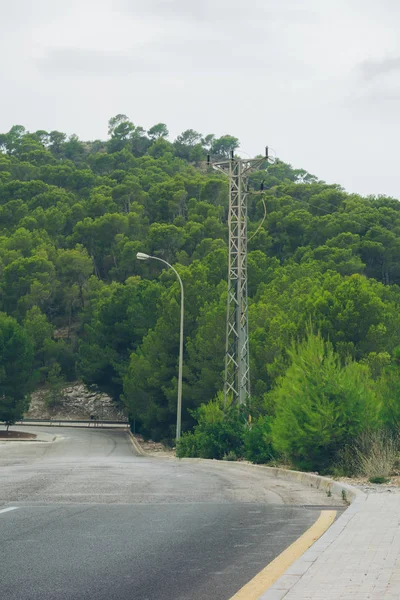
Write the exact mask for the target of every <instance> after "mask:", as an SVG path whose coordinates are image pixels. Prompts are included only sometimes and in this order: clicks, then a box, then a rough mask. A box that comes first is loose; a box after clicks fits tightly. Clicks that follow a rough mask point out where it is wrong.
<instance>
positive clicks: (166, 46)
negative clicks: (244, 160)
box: [0, 0, 400, 198]
mask: <svg viewBox="0 0 400 600" xmlns="http://www.w3.org/2000/svg"><path fill="white" fill-rule="evenodd" d="M399 19H400V3H399V2H397V1H396V0H379V1H377V0H241V1H239V0H140V1H139V0H114V1H111V0H68V1H67V2H66V1H65V0H62V1H60V0H13V2H10V1H9V0H0V90H1V92H0V132H5V131H8V130H9V129H10V127H11V126H12V125H14V124H20V125H24V126H25V127H26V128H27V129H28V130H31V131H34V130H37V129H46V130H49V131H50V130H52V129H58V130H60V131H65V132H67V133H68V134H71V133H76V134H77V135H79V137H80V138H82V139H94V138H105V136H106V132H107V121H108V119H109V118H110V117H111V116H113V115H115V114H117V113H124V114H126V115H128V116H129V117H130V119H131V120H132V121H133V122H134V123H135V125H142V126H143V127H145V128H146V129H147V128H149V127H151V126H152V125H154V124H155V123H158V122H164V123H166V124H167V125H168V127H169V130H170V133H171V138H174V137H175V136H176V135H177V134H179V133H180V132H181V131H183V130H185V129H188V128H192V129H196V130H197V131H200V132H201V133H203V134H207V133H215V134H216V135H217V136H220V135H223V134H226V133H230V134H232V135H235V136H237V137H238V138H239V139H240V141H241V148H242V149H243V151H244V152H246V153H248V154H250V155H253V154H258V153H260V152H262V151H263V148H264V146H265V145H266V144H268V145H270V146H271V147H272V148H274V150H275V151H276V154H277V155H278V156H279V157H280V158H281V159H282V160H285V161H287V162H290V163H292V164H293V166H295V167H302V168H305V169H307V170H308V171H310V172H311V173H313V174H315V175H317V176H318V177H320V178H321V179H324V180H326V181H328V182H332V183H333V182H335V183H340V184H341V185H343V186H344V187H345V188H346V189H347V190H348V191H350V192H358V193H362V194H387V195H393V196H395V197H398V198H400V165H399V162H400V161H399V151H398V147H399V145H400V117H399V107H400V36H399V35H398V23H399Z"/></svg>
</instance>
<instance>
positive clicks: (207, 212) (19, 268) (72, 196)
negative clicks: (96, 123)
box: [0, 115, 400, 439]
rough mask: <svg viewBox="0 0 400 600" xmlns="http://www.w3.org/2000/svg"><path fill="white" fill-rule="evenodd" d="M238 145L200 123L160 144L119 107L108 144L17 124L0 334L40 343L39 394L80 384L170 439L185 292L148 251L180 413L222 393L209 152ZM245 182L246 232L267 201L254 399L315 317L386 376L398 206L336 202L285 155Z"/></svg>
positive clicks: (223, 242)
mask: <svg viewBox="0 0 400 600" xmlns="http://www.w3.org/2000/svg"><path fill="white" fill-rule="evenodd" d="M238 146H239V143H238V140H237V139H236V138H234V137H232V136H223V137H221V138H216V137H214V136H213V135H207V136H205V137H203V136H202V135H200V134H199V133H197V132H195V131H192V130H189V131H185V132H184V133H182V134H181V135H180V136H178V137H177V139H176V140H175V141H169V140H168V131H167V128H166V126H165V125H163V124H158V125H156V126H154V127H152V128H151V129H150V130H149V131H147V132H145V131H144V130H143V129H142V128H141V127H136V126H134V125H133V123H131V122H130V121H129V120H128V119H127V118H126V117H124V116H123V115H118V116H117V117H115V118H113V119H111V120H110V123H109V138H108V140H107V141H102V140H95V141H92V142H83V141H80V140H79V139H78V138H77V137H76V136H71V137H69V138H68V137H67V136H66V135H65V134H63V133H60V132H58V131H52V132H50V133H48V132H46V131H36V132H34V133H29V132H27V131H26V130H25V129H24V128H23V127H21V126H18V125H17V126H14V127H13V128H12V129H11V130H10V131H9V132H8V133H5V134H2V135H0V151H1V153H0V204H1V206H0V229H1V237H0V266H1V270H2V277H1V282H0V310H1V311H3V313H6V314H7V315H8V316H9V317H12V318H13V319H15V320H16V321H17V322H18V324H19V326H18V327H17V326H16V324H15V321H13V320H12V319H11V320H10V319H7V318H6V317H5V316H4V315H3V316H2V319H1V322H0V329H1V328H3V329H4V328H5V327H6V326H7V327H9V326H10V323H14V325H15V327H16V330H18V332H19V335H21V336H25V337H26V340H27V348H28V347H29V348H32V345H33V351H34V357H33V359H32V356H31V354H32V353H31V352H30V351H29V348H28V350H27V354H26V360H25V362H26V364H28V363H29V361H31V362H32V360H33V365H32V367H30V372H31V373H33V383H34V385H35V386H39V385H49V386H54V385H57V384H59V383H60V382H61V381H62V380H74V379H76V378H81V379H83V380H84V381H85V382H87V383H89V384H96V385H97V386H99V388H101V389H102V390H105V391H107V392H109V393H110V394H111V395H112V396H113V397H114V398H115V400H116V401H122V402H124V403H126V405H127V407H128V409H129V411H130V414H131V415H132V417H134V418H135V419H136V422H137V424H138V427H140V428H141V429H142V431H143V432H144V433H145V434H149V435H151V436H152V437H153V438H155V439H160V438H166V437H173V432H174V422H175V415H176V385H177V380H176V374H177V357H178V341H179V340H178V336H179V288H178V284H177V282H176V278H175V276H174V274H173V273H171V272H168V270H164V269H162V266H161V265H160V264H159V263H157V262H156V261H150V262H149V263H143V262H139V261H137V259H136V253H137V252H138V251H142V252H147V253H150V254H154V255H156V256H160V257H162V258H164V259H166V260H167V261H169V262H171V263H173V264H174V266H175V267H176V268H177V269H178V270H179V273H180V274H181V276H182V279H183V282H184V286H185V295H186V313H185V360H184V389H183V398H184V415H183V426H184V428H187V427H189V426H190V425H191V424H192V420H191V417H190V415H189V413H188V410H187V409H192V408H194V407H196V406H198V405H199V404H200V403H202V402H207V401H209V400H210V399H212V398H213V397H214V396H215V394H216V393H217V391H218V390H220V389H221V387H222V371H223V361H224V335H225V310H226V277H227V235H228V226H227V208H228V185H227V181H226V179H225V178H224V177H223V175H220V174H218V173H217V172H216V171H213V170H209V169H207V166H206V164H205V158H206V154H207V153H211V155H212V157H213V158H221V157H225V156H228V155H229V152H230V150H231V149H236V148H237V147H238ZM260 150H261V148H260ZM365 168H366V169H368V168H370V166H369V165H368V164H366V166H365ZM262 180H264V189H265V191H264V194H260V192H259V191H258V190H259V189H260V182H261V181H262ZM251 189H253V190H254V193H252V194H251V196H250V201H249V237H251V235H252V233H253V232H255V231H256V230H257V229H258V228H259V226H260V223H261V222H262V220H263V217H264V205H263V200H264V201H265V205H266V217H265V220H264V222H263V223H262V225H261V227H260V228H259V231H258V232H257V234H256V235H255V236H254V237H252V239H251V241H250V243H249V267H248V268H249V295H250V335H251V342H250V343H251V347H250V349H251V368H252V372H251V374H252V393H253V397H254V398H255V400H257V399H260V398H262V397H263V395H264V394H265V393H266V392H267V391H268V390H269V389H271V387H273V386H274V383H275V381H276V378H277V377H278V376H279V375H281V374H282V373H283V372H284V370H285V366H286V364H287V353H286V350H287V348H288V346H289V345H290V342H291V340H292V339H297V338H301V337H302V336H303V334H304V332H305V330H306V328H307V327H309V326H310V323H312V326H313V327H314V328H315V329H316V330H317V329H319V330H320V331H321V334H322V336H323V337H324V338H326V339H328V338H329V339H330V340H331V342H332V343H333V345H334V348H335V349H336V351H337V352H338V353H339V355H340V356H341V357H343V358H345V357H346V356H351V357H353V358H354V359H355V360H356V361H364V362H366V363H368V364H369V365H370V366H371V369H372V373H374V372H376V373H378V372H379V370H380V369H381V368H382V366H383V365H385V364H387V363H388V362H390V360H391V353H392V351H393V349H394V348H395V346H397V345H398V344H399V342H400V310H399V308H400V307H399V305H400V287H398V286H399V284H400V260H399V257H400V203H399V202H398V201H397V200H395V199H393V198H384V197H378V198H375V197H368V198H363V197H360V196H358V195H355V194H351V195H349V194H346V193H345V192H344V191H343V189H342V188H341V187H340V186H338V185H327V184H325V183H324V182H321V181H318V180H317V179H316V178H315V177H313V176H311V175H309V174H308V173H307V172H306V171H303V170H301V169H300V170H296V169H293V168H292V167H291V166H290V165H288V164H285V163H284V162H282V161H277V162H276V164H274V165H272V166H270V167H269V168H268V171H267V173H265V172H259V173H255V174H254V175H253V176H252V180H251ZM1 335H3V334H1ZM0 337H1V336H0ZM3 337H4V336H3ZM2 339H3V338H2ZM3 355H4V353H3ZM0 362H2V364H3V362H4V359H3V358H1V359H0ZM0 366H1V365H0ZM2 368H3V367H2ZM21 376H22V375H21V373H20V375H18V373H16V374H15V377H16V378H18V377H21Z"/></svg>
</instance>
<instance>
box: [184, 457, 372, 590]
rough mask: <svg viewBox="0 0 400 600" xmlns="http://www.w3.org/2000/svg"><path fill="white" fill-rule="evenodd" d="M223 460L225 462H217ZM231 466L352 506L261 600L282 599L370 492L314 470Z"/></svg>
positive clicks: (240, 464) (338, 533)
mask: <svg viewBox="0 0 400 600" xmlns="http://www.w3.org/2000/svg"><path fill="white" fill-rule="evenodd" d="M179 460H201V461H205V462H207V461H209V462H215V460H212V459H190V458H189V459H185V458H183V459H179ZM217 462H223V461H217ZM229 464H231V465H238V466H244V465H246V466H249V467H251V468H254V469H262V470H263V471H264V473H265V474H266V475H267V477H276V478H278V479H285V480H286V481H291V482H293V483H301V484H303V485H305V486H308V487H312V488H316V489H319V490H322V491H324V492H325V493H326V494H327V495H329V494H332V496H335V497H337V498H340V499H341V500H344V501H345V502H347V504H348V505H349V506H348V508H346V509H345V511H344V512H343V514H342V515H341V516H340V517H339V518H338V519H337V520H336V521H335V522H334V523H333V524H332V525H331V526H330V527H329V529H328V530H327V531H326V532H325V533H324V534H323V535H322V536H321V537H320V538H319V539H318V540H317V541H316V542H315V543H314V544H313V545H312V546H311V547H310V548H309V549H308V550H306V552H305V553H304V554H303V555H302V556H301V557H300V558H299V559H297V560H296V561H295V562H294V563H293V564H292V565H291V566H290V567H289V568H288V569H287V570H286V571H285V573H284V574H283V575H282V576H281V577H280V578H279V579H277V581H276V582H275V583H274V584H273V585H271V587H269V588H268V589H267V590H266V591H265V592H264V593H263V594H262V595H261V596H259V598H258V600H282V599H283V598H284V597H285V596H286V595H287V594H288V593H289V592H290V590H291V589H292V588H293V587H294V586H295V585H296V584H297V583H298V582H299V581H300V579H301V578H302V577H303V575H305V573H306V572H307V571H308V569H309V568H310V567H311V566H312V565H313V564H314V562H315V561H316V560H317V559H318V558H319V557H320V556H321V555H322V553H323V552H324V551H325V550H326V549H327V548H328V547H329V546H330V545H331V544H332V542H334V541H335V540H336V538H337V537H338V536H339V535H340V533H341V532H342V531H343V530H344V529H345V528H346V526H347V524H348V523H349V521H350V520H351V519H352V518H353V517H354V515H355V514H356V513H357V512H358V511H359V510H360V508H361V506H362V504H363V503H364V502H365V501H366V499H367V495H366V494H364V492H363V491H361V490H359V489H357V488H355V487H353V486H352V485H349V484H347V483H342V482H340V481H334V480H333V479H329V478H328V477H323V476H322V475H316V474H315V473H303V472H301V471H291V470H289V469H281V468H279V467H267V466H264V465H254V464H252V463H243V462H231V463H229Z"/></svg>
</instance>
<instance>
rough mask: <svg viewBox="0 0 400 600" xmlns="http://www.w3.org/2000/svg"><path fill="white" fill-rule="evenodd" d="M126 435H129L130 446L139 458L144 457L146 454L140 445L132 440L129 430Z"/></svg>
mask: <svg viewBox="0 0 400 600" xmlns="http://www.w3.org/2000/svg"><path fill="white" fill-rule="evenodd" d="M128 435H129V439H130V440H131V444H132V446H133V447H134V448H135V450H136V452H137V453H138V454H139V455H140V456H146V452H145V451H144V450H143V448H142V447H141V446H140V444H139V443H138V441H137V440H136V439H135V438H134V436H133V434H132V432H131V431H130V430H129V431H128Z"/></svg>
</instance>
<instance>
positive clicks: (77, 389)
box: [25, 382, 127, 421]
mask: <svg viewBox="0 0 400 600" xmlns="http://www.w3.org/2000/svg"><path fill="white" fill-rule="evenodd" d="M59 395H60V401H59V404H58V405H57V407H55V408H54V409H49V408H48V407H47V406H46V402H45V396H46V390H44V389H41V390H37V391H36V392H34V393H33V394H32V396H31V404H30V408H29V411H28V412H27V413H26V415H25V416H26V417H27V418H31V419H49V418H52V419H63V420H79V419H89V418H90V416H91V415H94V416H96V417H97V418H98V419H99V420H105V421H126V420H127V416H126V414H125V413H124V411H123V408H122V407H119V406H118V405H117V403H116V402H114V400H113V399H112V398H111V397H110V396H108V395H107V394H104V392H94V391H93V390H91V389H89V388H87V387H86V386H85V385H84V384H82V383H81V382H77V383H76V384H73V385H71V384H68V385H67V386H66V387H65V388H63V389H62V390H61V391H60V394H59Z"/></svg>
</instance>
